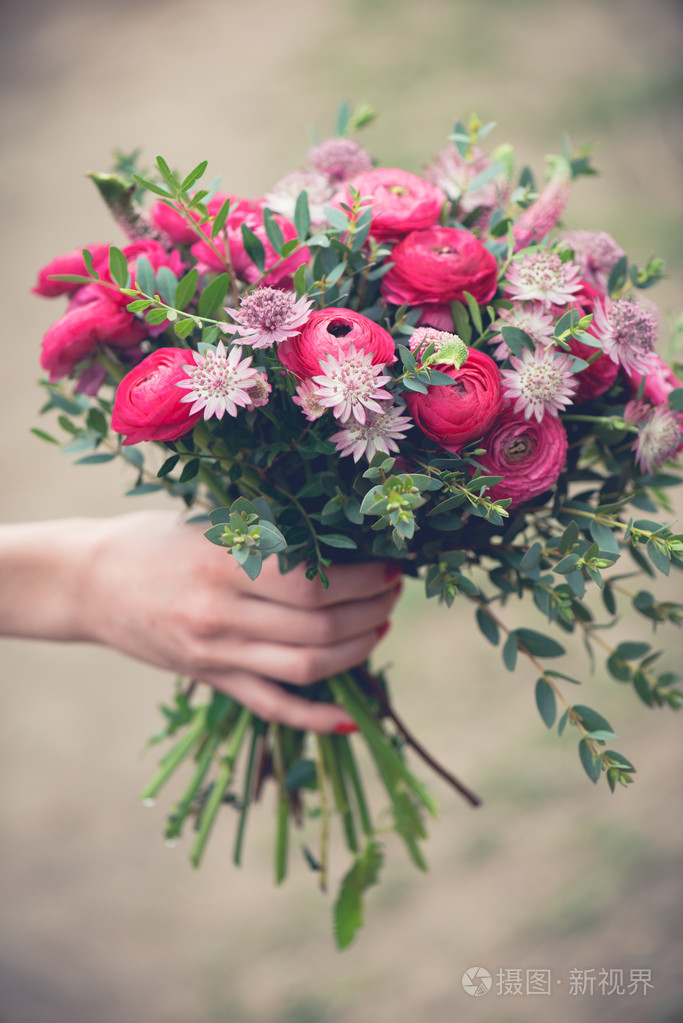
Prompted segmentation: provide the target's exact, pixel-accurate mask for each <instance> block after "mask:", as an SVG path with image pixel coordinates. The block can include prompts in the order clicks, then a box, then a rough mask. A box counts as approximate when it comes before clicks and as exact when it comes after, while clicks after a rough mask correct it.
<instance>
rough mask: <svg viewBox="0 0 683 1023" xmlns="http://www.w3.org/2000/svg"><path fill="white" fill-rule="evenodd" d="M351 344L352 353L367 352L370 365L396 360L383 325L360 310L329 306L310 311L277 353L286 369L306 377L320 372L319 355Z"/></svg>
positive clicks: (333, 352) (334, 353)
mask: <svg viewBox="0 0 683 1023" xmlns="http://www.w3.org/2000/svg"><path fill="white" fill-rule="evenodd" d="M351 345H353V347H354V349H355V351H356V352H365V353H368V352H369V353H370V354H371V355H372V363H373V365H374V366H388V365H390V364H391V363H392V362H396V355H395V352H394V339H393V338H392V336H391V334H390V333H389V332H388V331H386V330H385V329H384V327H380V326H379V324H378V323H374V322H373V321H372V320H369V319H368V317H367V316H363V315H362V313H356V312H353V310H352V309H336V308H335V307H333V306H330V307H329V308H327V309H316V310H315V311H314V312H312V313H311V315H310V316H309V317H308V320H307V321H306V323H305V325H304V326H303V327H302V329H301V333H300V334H297V335H296V336H295V337H289V338H287V340H286V341H282V342H281V344H280V345H278V349H277V354H278V356H279V359H280V362H281V363H282V365H283V366H284V367H285V368H286V369H288V370H290V371H291V372H292V373H295V374H296V375H297V376H298V377H299V378H300V379H307V378H309V377H313V376H315V375H316V373H319V372H320V360H321V359H322V358H324V357H325V356H326V355H328V354H331V355H339V354H340V353H341V354H343V353H345V352H348V350H349V348H350V347H351Z"/></svg>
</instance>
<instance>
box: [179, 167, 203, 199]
mask: <svg viewBox="0 0 683 1023" xmlns="http://www.w3.org/2000/svg"><path fill="white" fill-rule="evenodd" d="M208 164H209V161H208V160H202V162H201V163H198V164H197V166H196V167H195V168H194V170H191V171H190V173H189V174H188V175H187V177H186V178H185V180H184V181H183V182H182V183H181V185H180V191H181V192H189V190H190V189H191V188H192V186H193V185H194V183H195V182H196V181H199V179H200V178H201V177H202V176H203V175H204V172H205V171H206V168H207V167H208Z"/></svg>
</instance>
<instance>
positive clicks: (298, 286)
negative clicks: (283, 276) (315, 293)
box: [293, 263, 307, 295]
mask: <svg viewBox="0 0 683 1023" xmlns="http://www.w3.org/2000/svg"><path fill="white" fill-rule="evenodd" d="M293 282H294V290H295V291H296V293H297V295H305V294H306V287H307V285H306V265H305V263H300V264H299V266H298V267H297V268H296V270H295V271H294V278H293Z"/></svg>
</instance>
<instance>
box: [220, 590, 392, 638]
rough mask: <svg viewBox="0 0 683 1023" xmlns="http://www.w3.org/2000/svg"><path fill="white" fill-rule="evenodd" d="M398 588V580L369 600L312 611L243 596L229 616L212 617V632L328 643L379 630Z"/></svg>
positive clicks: (390, 608)
mask: <svg viewBox="0 0 683 1023" xmlns="http://www.w3.org/2000/svg"><path fill="white" fill-rule="evenodd" d="M401 589H402V584H401V582H400V581H399V583H398V584H397V585H394V586H393V587H392V588H391V589H390V590H386V591H385V592H384V593H382V594H381V595H380V596H377V597H372V598H371V599H369V600H354V601H350V602H348V603H344V604H334V605H332V606H331V607H326V608H315V609H313V610H304V609H302V608H298V607H288V606H287V605H284V604H273V603H272V602H271V601H266V600H255V599H252V598H250V597H248V596H245V597H243V598H242V599H241V600H240V601H239V603H238V605H237V606H236V607H231V608H230V615H229V616H228V615H226V616H225V618H222V617H220V616H217V617H216V618H215V619H214V624H213V635H214V638H219V637H220V635H221V634H225V635H227V634H228V633H230V634H231V635H234V634H237V635H240V636H243V637H246V638H249V639H260V640H266V641H268V642H271V643H287V644H290V645H293V646H302V645H304V646H329V645H330V644H334V643H339V642H342V641H343V640H346V639H353V638H354V637H355V636H361V635H362V634H363V633H367V632H372V630H373V629H378V628H379V626H380V625H382V624H383V623H384V622H386V621H387V619H388V618H389V616H390V615H391V612H392V611H393V609H394V606H395V604H396V601H397V600H398V598H399V596H400V593H401ZM215 610H216V611H218V610H219V609H218V608H216V609H215Z"/></svg>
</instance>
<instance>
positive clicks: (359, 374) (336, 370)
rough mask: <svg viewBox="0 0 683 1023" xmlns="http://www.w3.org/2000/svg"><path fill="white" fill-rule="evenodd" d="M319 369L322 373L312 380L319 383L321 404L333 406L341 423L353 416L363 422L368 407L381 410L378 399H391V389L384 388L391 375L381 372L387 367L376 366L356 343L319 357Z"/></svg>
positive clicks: (370, 409) (369, 355)
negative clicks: (382, 374)
mask: <svg viewBox="0 0 683 1023" xmlns="http://www.w3.org/2000/svg"><path fill="white" fill-rule="evenodd" d="M320 368H321V370H322V373H320V374H318V375H316V376H314V377H313V383H314V384H317V385H318V394H319V397H320V404H321V405H323V406H324V407H325V408H331V409H332V411H333V413H334V416H335V418H336V419H338V420H339V421H340V422H342V423H345V422H347V420H348V419H350V418H351V416H353V418H354V419H355V420H356V422H358V423H361V424H362V423H364V422H365V420H366V415H367V413H366V409H367V410H368V411H369V412H381V411H382V406H381V405H379V404H378V402H380V401H391V394H390V393H389V391H385V390H384V389H383V388H382V384H387V383H389V381H390V380H391V377H390V376H380V375H379V374H380V373H381V372H382V370H383V369H384V366H382V365H378V366H373V364H372V355H371V354H369V353H366V352H357V351H356V350H355V348H354V347H353V345H351V346H350V348H349V350H348V352H346V353H344V354H343V355H342V354H338V355H337V356H336V357H335V356H334V355H326V356H325V358H324V359H321V360H320Z"/></svg>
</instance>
